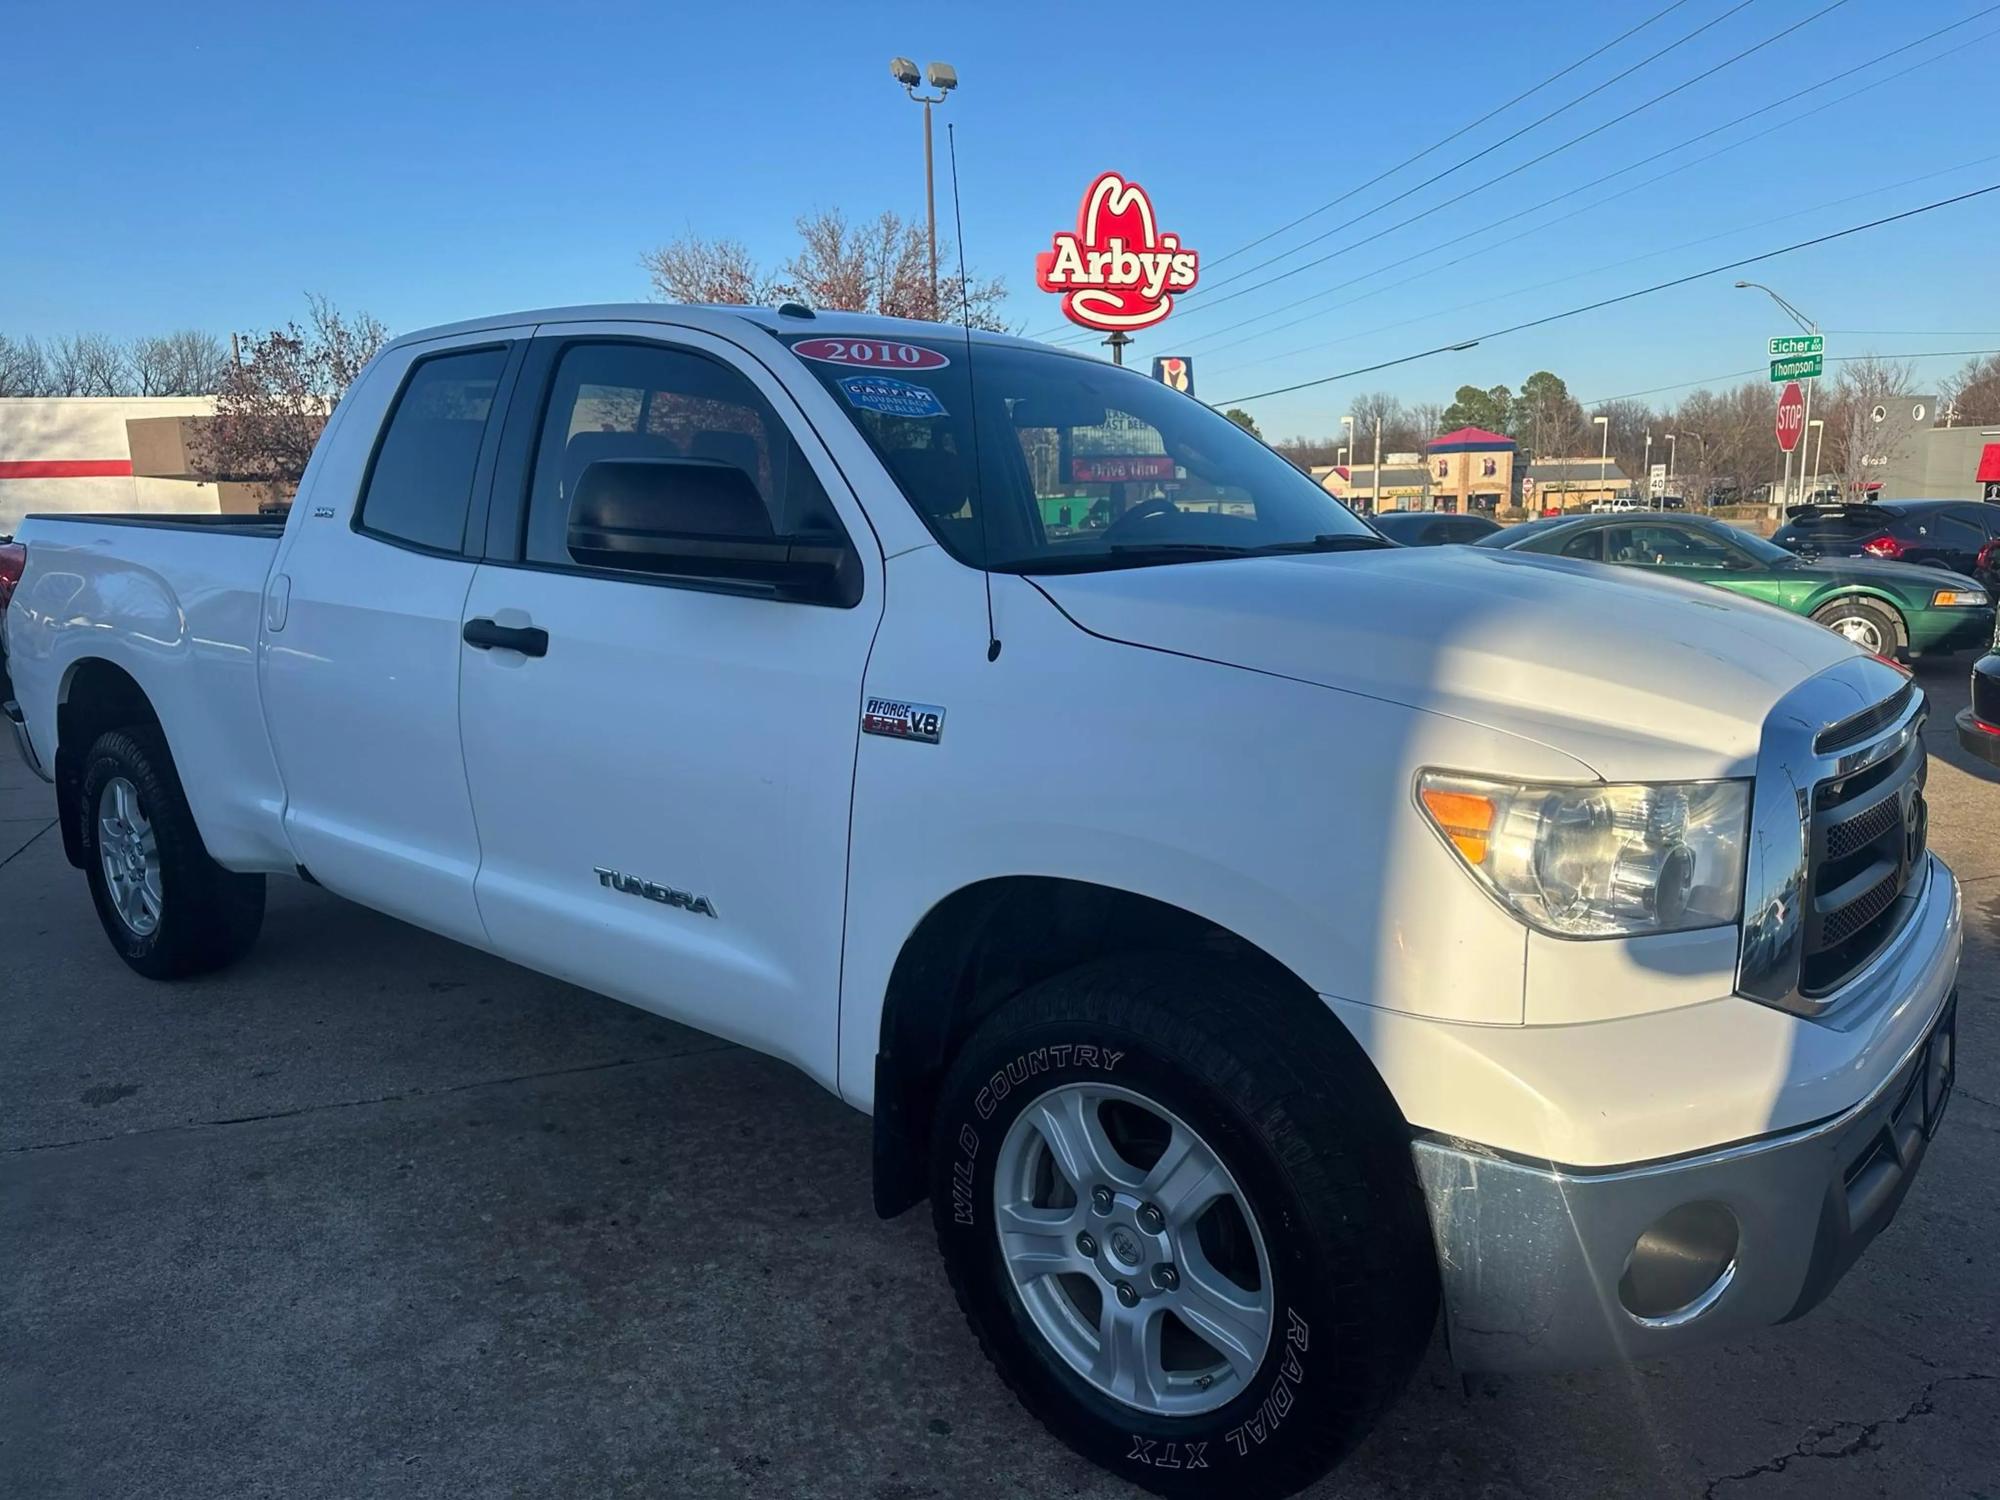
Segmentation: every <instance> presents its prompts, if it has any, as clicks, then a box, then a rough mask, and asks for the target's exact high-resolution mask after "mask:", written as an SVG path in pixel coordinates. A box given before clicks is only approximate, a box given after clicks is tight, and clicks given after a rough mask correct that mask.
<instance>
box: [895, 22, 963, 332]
mask: <svg viewBox="0 0 2000 1500" xmlns="http://www.w3.org/2000/svg"><path fill="white" fill-rule="evenodd" d="M928 69H929V72H930V79H931V87H932V88H934V89H936V90H937V92H936V93H935V94H920V93H918V92H917V85H918V84H919V83H921V82H922V81H923V79H922V78H921V77H920V76H919V75H918V73H917V65H916V64H915V63H913V62H911V61H910V60H909V59H908V58H907V57H892V58H890V59H889V72H890V74H891V75H892V76H893V77H894V78H895V80H896V82H898V83H900V84H901V85H902V86H903V92H904V93H906V94H908V95H909V96H910V97H911V98H912V99H914V100H916V101H917V103H919V104H921V105H922V106H923V107H924V219H925V221H926V223H927V225H928V227H929V232H930V242H931V319H932V321H936V319H937V315H938V279H937V174H936V173H935V171H933V169H932V166H931V162H932V156H931V106H932V105H933V104H942V103H944V101H945V96H946V95H947V94H949V93H950V92H951V91H952V90H953V89H955V88H957V87H958V70H957V69H956V68H954V67H952V65H951V64H950V63H941V62H934V63H930V64H928Z"/></svg>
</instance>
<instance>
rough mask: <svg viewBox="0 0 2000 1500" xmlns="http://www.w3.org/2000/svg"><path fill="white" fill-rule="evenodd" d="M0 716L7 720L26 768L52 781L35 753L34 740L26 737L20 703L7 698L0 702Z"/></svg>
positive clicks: (15, 745)
mask: <svg viewBox="0 0 2000 1500" xmlns="http://www.w3.org/2000/svg"><path fill="white" fill-rule="evenodd" d="M0 718H4V719H6V721H7V727H8V728H9V729H11V730H13V731H14V748H15V749H17V750H19V751H20V752H21V759H22V760H24V761H26V762H27V763H28V769H29V770H30V771H33V772H34V773H35V774H36V775H37V776H39V777H41V778H42V780H44V781H54V780H55V777H54V776H52V775H50V774H49V772H48V770H47V769H46V768H45V767H44V766H43V765H42V762H41V760H40V758H39V757H38V756H37V755H36V754H35V742H34V741H33V740H32V739H30V738H29V737H28V721H27V719H26V717H25V716H24V715H23V714H22V712H21V705H20V704H18V703H16V702H15V701H14V700H13V699H12V698H9V699H8V700H7V701H6V702H5V703H0Z"/></svg>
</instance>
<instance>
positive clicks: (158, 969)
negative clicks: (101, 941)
mask: <svg viewBox="0 0 2000 1500" xmlns="http://www.w3.org/2000/svg"><path fill="white" fill-rule="evenodd" d="M78 823H79V825H80V826H79V831H80V834H81V840H80V842H81V844H82V849H83V869H84V875H85V876H86V878H87V879H88V880H89V881H90V895H91V899H92V901H94V902H95V903H96V906H97V919H98V921H100V922H102V923H103V924H104V933H105V936H106V937H108V938H110V939H111V946H112V947H113V948H115V949H117V950H118V956H119V957H120V958H122V959H124V960H125V962H126V963H127V964H129V965H130V966H131V967H132V968H133V969H135V970H136V971H137V972H139V973H141V974H143V975H145V976H146V977H147V978H148V979H187V978H191V977H193V976H194V975H197V974H206V973H209V972H211V971H213V970H216V969H220V968H222V967H224V966H225V965H227V964H230V963H233V962H235V961H236V960H237V959H239V958H241V957H242V956H243V955H244V954H245V953H247V952H248V951H249V950H250V946H251V944H253V943H255V942H256V941H257V933H258V930H259V929H260V928H261V927H262V926H263V925H264V877H263V876H262V875H237V874H233V873H231V872H230V871H228V870H225V869H223V868H222V866H220V865H218V864H217V863H216V862H215V861H214V860H212V859H210V858H209V855H208V849H207V846H206V845H204V844H203V843H202V841H201V833H200V831H199V830H198V829H196V827H195V823H194V814H193V813H192V812H191V811H190V810H189V809H188V804H187V796H186V794H185V793H184V792H183V791H182V790H181V780H180V775H179V773H178V772H177V771H175V769H174V762H173V757H172V756H171V755H170V754H169V753H168V751H167V742H166V738H165V736H163V735H162V734H161V733H160V732H159V730H157V729H155V728H151V727H149V726H135V727H132V728H127V729H114V730H111V731H109V732H107V733H105V734H102V735H100V736H98V739H97V742H96V743H95V744H93V745H92V746H91V747H90V751H89V753H88V754H87V755H86V756H85V757H84V767H83V781H82V784H81V789H80V792H79V807H78Z"/></svg>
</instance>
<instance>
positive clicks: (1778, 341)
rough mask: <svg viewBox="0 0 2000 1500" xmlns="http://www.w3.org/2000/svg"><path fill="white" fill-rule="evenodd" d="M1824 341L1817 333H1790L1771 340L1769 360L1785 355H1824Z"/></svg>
mask: <svg viewBox="0 0 2000 1500" xmlns="http://www.w3.org/2000/svg"><path fill="white" fill-rule="evenodd" d="M1824 353H1826V340H1825V339H1824V338H1823V337H1822V336H1821V335H1819V334H1817V333H1792V334H1786V335H1785V336H1784V337H1782V338H1775V339H1772V340H1771V358H1773V359H1779V358H1781V357H1783V356H1784V355H1787V354H1824Z"/></svg>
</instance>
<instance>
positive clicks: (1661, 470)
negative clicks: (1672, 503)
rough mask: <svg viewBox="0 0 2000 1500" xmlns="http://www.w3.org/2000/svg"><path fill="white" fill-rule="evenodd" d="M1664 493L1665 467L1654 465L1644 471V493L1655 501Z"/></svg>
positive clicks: (1665, 484) (1665, 490)
mask: <svg viewBox="0 0 2000 1500" xmlns="http://www.w3.org/2000/svg"><path fill="white" fill-rule="evenodd" d="M1666 492H1667V466H1666V465H1665V464H1654V465H1653V467H1652V468H1650V469H1648V470H1647V471H1646V493H1647V494H1648V495H1651V496H1652V497H1653V498H1654V499H1655V500H1658V499H1659V498H1661V496H1663V495H1665V494H1666Z"/></svg>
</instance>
